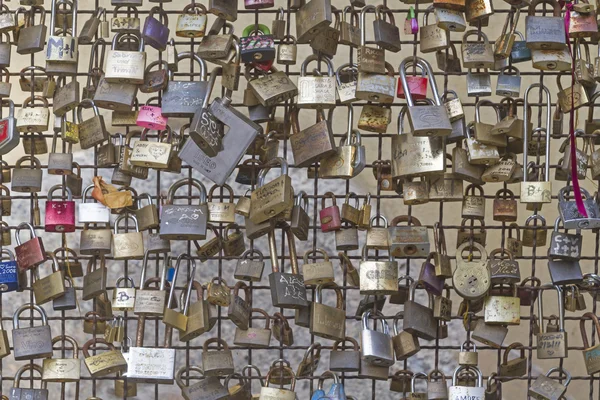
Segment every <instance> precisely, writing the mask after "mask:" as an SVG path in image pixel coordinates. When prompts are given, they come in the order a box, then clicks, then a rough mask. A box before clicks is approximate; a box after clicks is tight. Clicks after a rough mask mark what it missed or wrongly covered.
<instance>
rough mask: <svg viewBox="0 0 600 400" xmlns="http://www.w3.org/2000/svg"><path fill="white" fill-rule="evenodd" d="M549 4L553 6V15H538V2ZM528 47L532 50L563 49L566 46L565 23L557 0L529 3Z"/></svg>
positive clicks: (536, 0)
mask: <svg viewBox="0 0 600 400" xmlns="http://www.w3.org/2000/svg"><path fill="white" fill-rule="evenodd" d="M540 3H542V4H544V3H545V4H548V5H550V6H552V7H553V10H554V12H553V16H552V17H544V16H536V15H535V8H536V6H537V5H538V4H540ZM525 26H526V31H525V35H526V41H527V47H528V48H529V49H531V50H562V49H564V48H565V46H566V42H565V37H566V36H565V24H564V21H563V19H562V17H561V15H560V6H559V4H558V2H557V1H552V0H546V1H542V0H534V1H532V2H531V4H530V5H529V11H528V15H527V18H526V19H525Z"/></svg>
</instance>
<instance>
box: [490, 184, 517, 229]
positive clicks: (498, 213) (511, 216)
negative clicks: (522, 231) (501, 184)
mask: <svg viewBox="0 0 600 400" xmlns="http://www.w3.org/2000/svg"><path fill="white" fill-rule="evenodd" d="M501 196H502V197H501ZM493 212H494V221H502V222H514V221H516V220H517V201H516V200H515V195H514V194H513V192H512V191H511V190H509V189H500V190H498V191H497V192H496V196H495V197H494V206H493Z"/></svg>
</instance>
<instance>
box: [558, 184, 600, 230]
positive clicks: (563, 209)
mask: <svg viewBox="0 0 600 400" xmlns="http://www.w3.org/2000/svg"><path fill="white" fill-rule="evenodd" d="M571 190H574V189H573V187H571V186H565V187H563V188H562V189H560V191H559V192H558V211H559V213H560V217H561V219H562V221H563V224H564V226H565V229H595V228H597V227H598V226H600V218H599V215H600V210H599V209H598V204H597V203H596V201H595V199H594V198H592V197H591V196H590V194H589V192H588V191H587V190H585V189H584V188H580V192H581V195H582V197H584V200H583V205H584V207H585V210H586V212H587V218H586V217H583V215H581V214H580V213H579V210H578V207H577V204H576V202H575V201H574V200H567V198H566V195H567V193H570V192H571Z"/></svg>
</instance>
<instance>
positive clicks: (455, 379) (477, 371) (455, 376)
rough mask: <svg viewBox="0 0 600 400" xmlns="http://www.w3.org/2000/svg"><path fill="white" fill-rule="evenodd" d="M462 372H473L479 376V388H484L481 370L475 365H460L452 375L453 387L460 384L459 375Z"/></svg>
mask: <svg viewBox="0 0 600 400" xmlns="http://www.w3.org/2000/svg"><path fill="white" fill-rule="evenodd" d="M462 371H472V372H475V374H477V387H483V374H482V373H481V370H480V369H479V368H478V367H476V366H473V365H460V366H459V367H457V368H456V369H455V370H454V373H453V374H452V386H457V384H458V374H459V373H460V372H462Z"/></svg>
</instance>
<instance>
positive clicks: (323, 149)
mask: <svg viewBox="0 0 600 400" xmlns="http://www.w3.org/2000/svg"><path fill="white" fill-rule="evenodd" d="M299 111H300V110H299V109H293V110H292V111H291V124H292V130H293V135H291V137H290V142H291V146H292V152H293V154H294V162H295V164H296V165H298V166H308V165H311V164H314V163H315V162H316V161H320V160H321V159H324V158H327V157H328V156H332V155H333V154H335V152H336V146H335V142H334V138H333V133H332V131H331V128H330V123H329V122H328V121H327V120H325V118H324V114H323V111H322V110H318V111H317V117H318V121H317V123H316V124H313V125H311V126H309V127H308V128H305V129H303V130H300V123H299V117H298V113H299Z"/></svg>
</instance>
